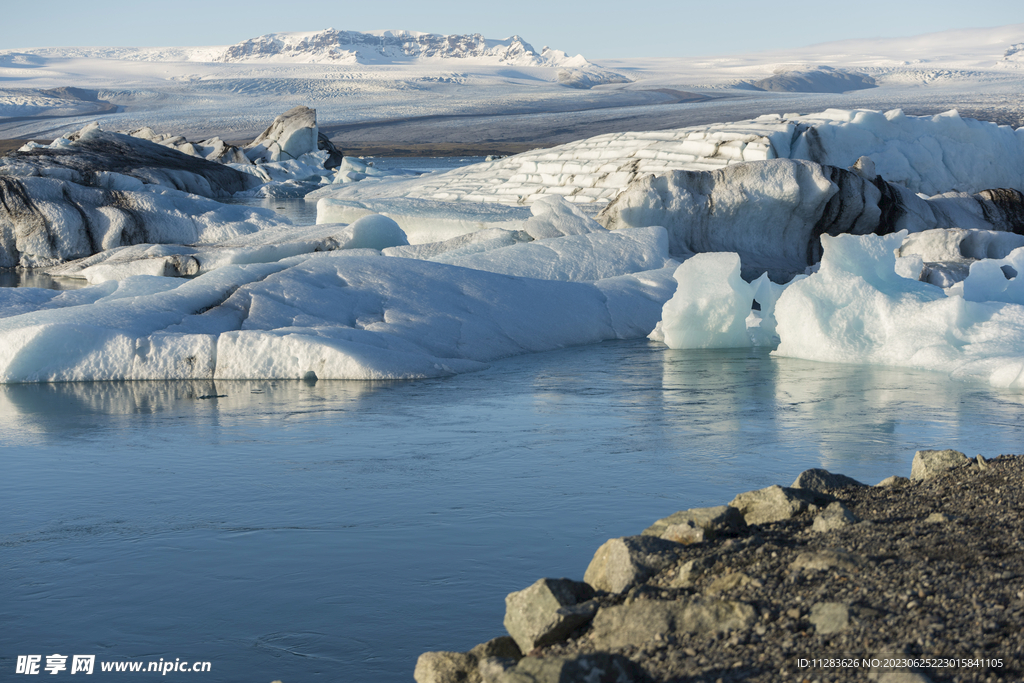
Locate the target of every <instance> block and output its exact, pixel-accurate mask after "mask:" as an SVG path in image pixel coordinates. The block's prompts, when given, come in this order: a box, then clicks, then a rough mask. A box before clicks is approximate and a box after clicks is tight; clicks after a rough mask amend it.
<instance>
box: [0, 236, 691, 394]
mask: <svg viewBox="0 0 1024 683" xmlns="http://www.w3.org/2000/svg"><path fill="white" fill-rule="evenodd" d="M671 290H672V281H671V269H667V268H666V269H663V270H661V271H654V272H651V273H639V274H635V275H626V276H620V277H615V278H607V279H604V280H600V281H598V282H595V283H574V282H553V281H544V280H533V279H528V278H513V277H508V276H505V275H498V274H494V273H487V272H482V271H476V270H469V269H466V268H458V267H454V266H449V265H444V264H437V263H430V262H427V261H418V260H411V259H402V258H390V257H386V256H381V255H380V254H379V252H376V251H367V250H350V251H332V252H324V253H317V254H312V255H303V256H296V257H292V258H290V259H284V260H282V261H277V262H274V263H265V264H250V265H231V266H225V267H222V268H218V269H217V270H215V271H213V272H210V273H206V274H203V275H200V276H198V277H196V278H194V279H189V280H184V279H180V278H164V277H150V276H135V277H130V278H128V279H126V280H123V281H121V282H117V283H114V282H107V283H105V284H102V285H98V286H96V287H90V288H87V289H85V290H78V292H80V293H65V294H59V295H55V296H53V297H51V298H50V299H49V300H48V303H49V305H48V306H47V307H45V308H43V309H41V310H34V311H31V312H23V313H19V314H15V315H9V316H7V317H4V318H2V319H0V381H2V382H6V383H10V382H61V381H95V380H121V379H124V380H133V379H198V378H219V379H254V378H292V379H301V378H311V377H317V378H320V379H328V378H330V379H400V378H414V377H433V376H443V375H448V374H452V373H456V372H466V371H471V370H477V369H480V368H483V367H485V366H484V364H485V363H486V362H487V361H490V360H494V359H497V358H502V357H505V356H510V355H515V354H520V353H527V352H534V351H544V350H549V349H555V348H560V347H563V346H570V345H577V344H588V343H594V342H598V341H602V340H605V339H617V338H636V337H640V336H644V335H646V334H648V333H649V332H650V331H651V329H652V328H653V327H654V325H655V323H656V322H657V320H658V318H659V316H660V313H661V307H662V304H663V303H664V301H665V300H666V299H667V298H668V297H669V295H670V294H671ZM65 295H72V296H73V297H77V298H75V299H72V296H67V297H65ZM60 297H65V298H66V299H67V300H66V301H65V302H63V304H64V305H60V303H57V302H55V301H54V300H55V299H58V298H60ZM37 303H38V302H37ZM43 303H47V302H43Z"/></svg>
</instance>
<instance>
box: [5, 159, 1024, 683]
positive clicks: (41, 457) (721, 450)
mask: <svg viewBox="0 0 1024 683" xmlns="http://www.w3.org/2000/svg"><path fill="white" fill-rule="evenodd" d="M468 161H471V160H470V159H462V160H458V159H456V160H444V161H436V160H435V161H423V160H418V161H417V162H416V163H417V164H419V165H420V166H421V167H422V168H421V170H432V169H433V168H440V169H443V168H449V167H453V166H456V165H461V164H463V163H467V162H468ZM407 162H408V160H381V161H379V162H378V163H380V164H382V167H383V165H384V164H390V166H392V167H393V166H398V167H402V166H406V167H408V166H409V164H408V163H407ZM252 203H257V204H258V203H259V202H258V201H257V202H252ZM262 205H264V206H268V207H270V208H273V209H275V210H279V211H282V212H286V213H288V214H289V215H290V216H291V217H292V218H293V220H295V221H296V222H312V221H313V220H314V219H315V211H314V210H313V208H314V207H313V206H311V205H307V204H305V203H304V202H302V201H301V200H299V201H296V200H268V201H265V202H263V203H262ZM7 276H8V280H9V281H3V280H0V285H5V284H6V285H16V286H44V287H45V286H70V285H71V284H76V283H57V282H51V281H50V280H48V279H46V278H39V277H31V276H27V275H26V274H17V273H14V274H10V273H9V274H7ZM77 284H81V283H77ZM1022 404H1024V396H1022V395H1020V394H1016V393H1006V392H1000V391H998V390H994V389H992V388H990V387H988V386H987V385H981V384H970V383H963V382H951V381H949V380H948V379H946V378H945V377H944V376H942V375H938V374H932V373H926V372H919V371H911V370H901V369H892V368H879V367H858V366H844V365H829V364H817V363H810V362H804V361H797V360H792V359H777V358H772V357H771V356H769V355H768V354H767V353H765V352H763V351H673V350H670V349H667V348H666V347H664V346H663V345H661V344H656V343H652V342H647V341H645V340H638V341H620V342H608V343H604V344H598V345H593V346H586V347H579V348H571V349H564V350H561V351H554V352H550V353H542V354H534V355H529V356H521V357H517V358H510V359H506V360H503V361H500V362H496V363H494V364H492V366H491V368H490V369H489V370H486V371H483V372H479V373H474V374H468V375H462V376H457V377H451V378H447V379H434V380H421V381H410V382H375V383H370V382H341V381H333V382H332V381H318V382H313V383H309V382H282V381H263V382H134V383H81V384H50V385H8V386H0V504H2V510H3V513H2V515H0V671H3V672H5V674H9V675H14V671H15V667H16V661H17V658H18V656H19V655H32V654H35V655H41V656H42V658H43V664H45V661H46V660H45V658H46V656H47V655H52V654H63V655H69V656H70V655H75V654H85V655H95V656H96V662H97V664H96V666H95V670H94V671H95V672H94V674H93V677H92V678H90V679H89V680H97V681H104V680H110V681H117V680H121V681H124V680H143V679H149V678H152V679H154V680H156V678H157V677H158V676H159V675H158V674H156V673H147V674H136V675H132V674H126V673H107V674H104V673H103V672H102V671H100V663H102V662H107V663H110V662H114V663H126V662H143V663H148V662H158V661H159V660H161V659H162V660H164V661H175V660H183V661H189V662H195V661H208V662H210V664H211V670H210V671H209V672H208V673H180V674H174V673H171V674H169V675H167V676H159V678H160V679H161V680H164V681H168V682H170V681H196V682H201V681H206V682H212V681H231V682H236V681H246V682H253V683H269V682H270V681H274V680H281V681H284V683H297V682H299V681H325V682H326V681H332V682H333V681H351V682H359V683H363V682H367V683H369V682H373V683H392V682H394V683H398V682H402V683H409V682H410V681H412V671H413V667H414V665H415V661H416V658H417V656H418V655H419V654H420V653H421V652H424V651H426V650H440V649H444V650H467V649H469V648H470V647H472V646H473V645H475V644H477V643H479V642H483V641H484V640H487V639H490V638H492V637H495V636H497V635H501V634H502V633H503V628H502V618H503V615H504V596H505V595H506V594H507V593H509V592H511V591H515V590H520V589H522V588H524V587H526V586H528V585H529V584H531V583H532V582H533V581H535V580H536V579H538V578H541V577H544V576H551V577H560V576H567V577H571V578H576V579H580V578H582V576H583V572H584V570H585V569H586V566H587V564H588V563H589V561H590V558H591V557H592V556H593V553H594V551H595V550H596V549H597V547H598V546H599V545H600V544H601V543H603V542H604V541H605V540H607V539H608V538H611V537H615V536H624V535H631V534H636V533H639V532H640V531H641V530H642V529H644V528H645V527H647V526H648V525H649V524H650V523H651V522H653V521H654V520H655V519H658V518H660V517H664V516H666V515H668V514H671V513H672V512H674V511H676V510H680V509H684V508H688V507H696V506H706V505H718V504H722V503H726V502H728V501H729V500H731V499H732V497H733V496H734V495H735V494H736V493H739V492H741V491H746V490H751V489H755V488H760V487H763V486H767V485H770V484H776V483H779V484H789V483H790V482H791V481H792V480H793V478H794V477H795V476H796V475H797V474H798V473H799V472H801V471H802V470H804V469H807V468H810V467H825V468H827V469H829V470H832V471H835V472H842V473H844V474H847V475H850V476H853V477H855V478H857V479H860V480H861V481H864V482H866V483H869V484H873V483H876V482H877V481H879V480H881V479H883V478H884V477H887V476H889V475H891V474H902V475H907V474H909V470H910V461H911V458H912V457H913V453H914V451H915V450H917V449H920V448H942V447H954V448H959V449H960V450H963V451H965V452H967V453H968V454H969V455H974V454H975V453H979V452H980V453H983V454H985V455H986V456H994V455H998V454H1000V453H1011V452H1020V451H1021V450H1022V449H1021V446H1020V444H1021V442H1022V437H1024V427H1022V426H1021V423H1020V420H1019V415H1020V413H1021V408H1022ZM70 661H71V660H70V658H69V660H68V663H69V665H70ZM69 671H70V666H69V670H68V671H64V672H62V674H63V675H69ZM44 673H45V672H44Z"/></svg>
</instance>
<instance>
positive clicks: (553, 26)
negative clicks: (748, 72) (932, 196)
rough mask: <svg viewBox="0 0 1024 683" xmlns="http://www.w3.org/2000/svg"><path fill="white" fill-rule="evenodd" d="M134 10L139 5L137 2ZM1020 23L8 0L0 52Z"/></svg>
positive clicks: (623, 9) (718, 35)
mask: <svg viewBox="0 0 1024 683" xmlns="http://www.w3.org/2000/svg"><path fill="white" fill-rule="evenodd" d="M143 8H145V9H143ZM1017 23H1024V3H1022V2H1021V1H1020V0H971V2H964V0H955V1H954V0H932V1H930V2H927V3H925V2H913V3H909V2H893V0H858V1H857V2H853V3H848V4H845V5H844V4H840V3H834V2H829V3H824V2H818V3H775V2H770V1H768V0H756V1H755V0H739V1H730V0H722V1H719V2H714V1H710V0H704V1H702V2H693V1H691V0H641V1H640V2H635V1H633V2H631V1H629V0H617V1H615V2H609V1H607V0H590V1H589V2H579V1H576V2H571V1H570V2H552V1H551V0H513V1H512V2H502V3H497V2H487V1H486V0H484V1H483V2H481V0H434V1H431V0H384V1H378V2H337V0H332V1H330V2H326V1H321V0H313V1H302V0H299V1H297V2H290V3H289V2H282V1H281V0H273V1H271V0H245V1H244V2H239V1H238V0H174V1H173V2H161V1H160V0H157V4H148V5H147V4H139V3H138V1H137V0H94V1H93V2H88V3H86V2H82V1H81V0H47V1H46V2H45V3H40V4H36V3H34V2H17V3H8V6H6V7H5V8H4V29H5V30H4V31H3V35H2V36H0V49H17V48H29V47H57V46H61V47H63V46H133V47H157V46H162V47H166V46H193V45H230V44H233V43H237V42H240V41H242V40H245V39H246V38H253V37H256V36H259V35H263V34H266V33H276V32H284V31H317V30H321V29H325V28H336V29H339V30H354V31H368V30H377V29H407V30H411V31H424V32H428V33H481V34H483V35H484V36H485V37H487V38H507V37H508V36H511V35H513V34H518V35H520V36H522V38H524V39H525V40H526V41H527V42H529V43H530V44H531V45H533V46H534V48H536V49H540V48H541V47H543V46H545V45H548V46H550V47H552V48H556V49H559V50H565V51H566V52H568V53H569V54H576V53H581V54H583V55H584V56H585V57H587V58H588V59H595V58H605V59H611V58H643V57H700V56H713V55H721V54H742V53H747V52H756V51H761V50H770V49H782V48H793V47H802V46H806V45H813V44H816V43H823V42H831V41H834V40H844V39H848V38H886V37H899V36H913V35H919V34H922V33H931V32H936V31H944V30H949V29H955V28H975V27H986V26H1002V25H1006V24H1017Z"/></svg>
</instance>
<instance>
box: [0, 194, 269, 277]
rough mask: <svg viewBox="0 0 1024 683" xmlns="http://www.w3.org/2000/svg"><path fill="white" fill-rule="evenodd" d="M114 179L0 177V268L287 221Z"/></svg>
mask: <svg viewBox="0 0 1024 683" xmlns="http://www.w3.org/2000/svg"><path fill="white" fill-rule="evenodd" d="M110 175H111V176H118V174H110ZM115 180H116V182H115V183H110V182H109V179H108V187H109V185H111V184H112V185H113V189H108V187H85V186H83V185H79V184H77V183H73V182H70V181H63V180H59V179H57V178H53V177H43V178H40V177H21V178H18V177H11V176H4V175H0V267H3V268H11V267H15V266H19V267H24V268H38V267H44V266H52V265H55V264H57V263H61V262H64V261H68V260H72V259H77V258H82V257H85V256H90V255H92V254H96V253H99V252H103V251H106V250H108V249H114V248H116V247H123V246H129V245H133V244H143V243H147V244H148V243H162V244H199V243H211V244H212V243H216V242H221V241H224V240H229V239H232V238H235V237H238V236H239V235H245V234H252V233H257V232H259V231H260V230H263V229H265V228H273V227H278V226H281V225H287V224H288V221H287V220H285V219H282V218H280V217H278V215H277V214H275V213H274V212H273V211H269V210H267V209H258V208H252V207H246V206H237V205H228V204H223V203H221V202H217V201H214V200H211V199H205V198H203V197H199V196H196V195H192V194H187V193H185V192H180V191H178V190H173V189H168V188H164V187H160V186H155V185H144V184H143V183H141V182H140V181H138V180H137V179H135V178H132V177H130V176H118V177H117V178H115ZM125 187H130V188H131V189H124V188H125Z"/></svg>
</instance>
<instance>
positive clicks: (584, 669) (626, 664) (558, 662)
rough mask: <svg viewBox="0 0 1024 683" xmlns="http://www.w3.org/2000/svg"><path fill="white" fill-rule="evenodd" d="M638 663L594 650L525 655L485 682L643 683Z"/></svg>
mask: <svg viewBox="0 0 1024 683" xmlns="http://www.w3.org/2000/svg"><path fill="white" fill-rule="evenodd" d="M648 680H650V679H649V678H648V676H647V674H646V673H645V672H644V670H643V669H642V668H641V667H640V665H638V664H636V663H634V662H633V661H631V660H629V659H627V658H626V657H623V656H622V655H615V654H610V653H607V652H596V653H594V654H589V655H578V656H576V657H526V658H525V659H522V660H520V662H519V664H518V665H517V666H516V667H515V668H514V669H508V670H506V671H504V672H501V673H499V674H498V675H497V676H496V677H495V678H492V679H490V680H485V681H484V683H645V682H646V681H648Z"/></svg>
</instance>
